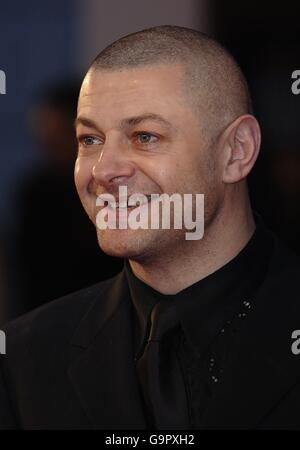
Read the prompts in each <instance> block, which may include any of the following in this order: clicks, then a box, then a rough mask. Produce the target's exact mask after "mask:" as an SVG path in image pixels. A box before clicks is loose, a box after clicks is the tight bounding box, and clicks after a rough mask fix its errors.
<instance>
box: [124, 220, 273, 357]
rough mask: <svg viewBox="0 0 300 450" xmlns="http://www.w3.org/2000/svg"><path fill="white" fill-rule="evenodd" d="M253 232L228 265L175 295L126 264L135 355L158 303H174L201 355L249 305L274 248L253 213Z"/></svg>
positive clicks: (184, 329)
mask: <svg viewBox="0 0 300 450" xmlns="http://www.w3.org/2000/svg"><path fill="white" fill-rule="evenodd" d="M255 221H256V229H255V231H254V233H253V235H252V237H251V238H250V240H249V241H248V243H247V244H246V246H245V247H244V248H243V249H242V250H241V251H240V252H239V254H238V255H237V256H235V257H234V258H233V259H232V260H231V261H229V262H228V263H227V264H225V265H224V266H223V267H221V268H220V269H218V270H216V271H215V272H214V273H212V274H210V275H208V276H207V277H206V278H204V279H202V280H200V281H198V282H196V283H194V284H192V285H191V286H188V287H187V288H185V289H183V290H182V291H180V292H179V293H177V294H174V295H164V294H161V293H160V292H158V291H156V290H155V289H153V288H152V287H151V286H149V285H147V284H146V283H144V282H143V281H141V280H140V279H139V278H137V277H136V276H135V275H134V273H133V272H132V270H131V267H130V265H129V262H128V261H127V260H125V273H126V277H127V280H128V285H129V290H130V295H131V299H132V303H133V306H134V313H135V314H134V316H135V317H136V319H137V320H135V341H136V352H137V354H139V353H140V352H141V350H142V348H143V346H144V343H145V339H146V336H147V335H148V328H149V317H150V313H151V310H152V308H153V306H154V305H155V304H156V303H157V302H158V301H164V300H167V299H169V300H172V301H173V302H175V305H176V308H177V311H178V316H179V319H180V322H181V326H182V329H183V331H184V334H185V337H186V339H187V341H188V342H189V343H190V344H191V345H192V347H193V348H194V350H195V351H196V352H197V353H198V354H200V353H202V351H204V349H205V348H206V347H207V345H209V343H210V342H211V340H212V339H213V338H214V336H215V335H217V334H218V333H219V332H220V330H221V328H222V327H223V326H224V323H225V322H226V320H227V319H228V318H229V317H231V315H232V314H233V312H234V311H237V310H238V308H239V307H240V306H241V305H242V303H243V301H244V302H245V301H247V302H248V301H250V302H251V300H252V297H253V296H254V294H255V292H256V290H257V289H258V288H259V286H260V284H261V283H262V281H263V279H264V277H265V274H266V271H267V267H268V262H269V259H270V255H271V251H272V248H273V235H272V233H271V232H269V231H268V230H267V228H266V227H265V226H264V224H263V221H262V219H261V217H260V216H259V215H258V214H257V213H255Z"/></svg>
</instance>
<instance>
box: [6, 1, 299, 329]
mask: <svg viewBox="0 0 300 450" xmlns="http://www.w3.org/2000/svg"><path fill="white" fill-rule="evenodd" d="M299 23H300V4H297V2H296V1H286V2H284V3H283V4H282V3H281V2H280V3H275V4H274V3H270V2H267V1H264V2H262V1H261V2H257V1H252V2H247V3H245V2H240V1H236V0H227V1H226V2H224V1H221V0H219V1H217V0H176V2H174V1H173V0H163V1H161V0H152V1H149V0H146V1H144V2H140V1H139V0H126V1H121V0H110V1H108V0H105V1H104V0H51V1H46V0H44V1H43V2H39V1H37V0H27V1H26V2H19V1H18V2H17V1H16V0H11V1H10V2H1V5H0V70H3V71H5V73H6V78H7V84H6V95H0V133H1V140H0V150H1V177H0V326H1V324H2V323H4V322H6V321H7V320H10V319H12V318H14V317H16V316H18V315H19V314H22V313H24V312H26V311H29V310H31V309H33V308H35V307H36V306H38V305H40V304H42V303H45V302H47V301H50V300H52V299H54V298H56V297H59V296H61V295H64V294H66V293H68V292H71V291H74V290H76V289H79V288H81V287H84V286H87V285H89V284H92V283H95V282H97V281H100V280H102V279H105V278H108V277H110V276H112V275H114V274H115V273H117V272H118V271H119V270H120V269H121V267H122V264H123V263H122V261H120V260H117V259H113V258H109V257H108V256H106V255H104V254H103V253H102V252H101V250H100V249H99V247H98V245H97V240H96V234H95V231H94V228H93V226H92V224H91V223H90V222H89V220H88V219H87V217H86V215H85V213H84V212H83V210H82V207H81V204H80V202H79V200H78V198H77V195H76V191H75V186H74V182H73V166H74V161H75V155H76V144H75V141H74V130H73V126H72V124H73V120H74V118H75V114H76V102H77V96H78V92H79V88H80V82H81V80H82V78H83V76H84V74H85V72H86V69H87V68H88V65H89V63H90V62H91V60H92V59H93V58H94V57H95V55H96V54H97V53H98V52H99V51H100V50H101V49H102V48H103V47H105V46H106V45H107V44H109V43H110V42H112V41H113V40H115V39H117V38H118V37H120V36H122V35H124V34H127V33H130V32H133V31H137V30H140V29H143V28H146V27H150V26H154V25H161V24H176V25H182V26H188V27H191V28H197V29H199V30H201V31H205V32H208V33H210V34H212V35H214V36H215V37H217V38H218V39H219V40H220V41H221V42H222V43H223V44H225V46H226V47H227V48H228V49H229V50H230V51H231V52H232V53H233V55H234V56H235V57H236V59H237V60H238V62H239V64H240V65H241V67H242V69H243V70H244V72H245V74H246V76H247V79H248V81H249V85H250V89H251V92H252V96H253V103H254V109H255V114H256V116H257V117H258V119H259V121H260V124H261V127H262V132H263V143H262V149H261V154H260V157H259V160H258V162H257V164H256V167H255V169H254V171H253V173H252V174H251V177H250V180H249V184H250V192H251V197H252V202H253V206H254V208H255V209H256V210H257V211H258V212H259V213H260V214H261V215H262V216H263V218H264V220H265V222H266V223H267V225H268V226H269V227H270V228H271V229H273V230H274V231H275V232H277V233H278V234H279V235H280V237H281V238H282V239H283V240H284V241H285V242H286V243H287V244H288V245H289V246H290V247H291V248H292V249H294V250H295V251H296V252H298V253H300V238H299V237H298V230H299V228H300V202H299V201H298V198H299V194H300V176H299V171H300V149H299V148H298V147H299V141H300V131H299V125H298V122H299V119H300V95H299V96H298V95H293V94H292V91H291V84H292V80H291V74H292V72H293V71H294V70H297V69H300V52H299V44H300V42H299V41H300V38H299V36H298V35H297V34H298V29H299Z"/></svg>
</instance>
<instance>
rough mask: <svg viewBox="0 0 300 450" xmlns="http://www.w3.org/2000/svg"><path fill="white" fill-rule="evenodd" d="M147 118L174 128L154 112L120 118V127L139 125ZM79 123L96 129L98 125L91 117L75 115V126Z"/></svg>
mask: <svg viewBox="0 0 300 450" xmlns="http://www.w3.org/2000/svg"><path fill="white" fill-rule="evenodd" d="M147 120H151V121H153V122H157V123H160V124H161V125H164V126H165V127H167V128H174V127H173V125H172V124H171V123H170V122H168V121H167V120H166V119H164V118H163V117H162V116H160V115H159V114H154V113H145V114H142V115H140V116H134V117H129V118H126V119H122V120H121V122H120V127H121V128H126V127H128V126H131V127H133V126H136V125H140V124H141V123H142V122H146V121H147ZM79 124H82V125H85V126H87V127H89V128H95V129H98V125H97V124H96V122H95V121H93V120H91V119H88V118H87V117H83V116H79V117H77V118H76V119H75V122H74V126H75V128H76V126H77V125H79Z"/></svg>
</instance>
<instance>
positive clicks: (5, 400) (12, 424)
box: [0, 355, 18, 430]
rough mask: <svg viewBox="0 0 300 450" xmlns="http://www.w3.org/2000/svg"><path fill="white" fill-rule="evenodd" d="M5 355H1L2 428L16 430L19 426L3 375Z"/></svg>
mask: <svg viewBox="0 0 300 450" xmlns="http://www.w3.org/2000/svg"><path fill="white" fill-rule="evenodd" d="M3 357H4V356H2V355H0V430H16V429H17V428H18V427H17V423H16V420H15V417H14V413H13V409H12V405H11V402H10V399H9V393H8V390H7V388H6V386H5V382H4V377H3V369H2V364H1V363H2V361H1V358H3Z"/></svg>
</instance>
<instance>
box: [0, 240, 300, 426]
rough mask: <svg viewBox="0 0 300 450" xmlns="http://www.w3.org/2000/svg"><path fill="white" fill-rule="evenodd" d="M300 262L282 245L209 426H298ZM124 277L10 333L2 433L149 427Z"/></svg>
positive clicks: (42, 312) (20, 322) (26, 319)
mask: <svg viewBox="0 0 300 450" xmlns="http://www.w3.org/2000/svg"><path fill="white" fill-rule="evenodd" d="M299 278H300V266H299V262H298V258H296V257H295V256H294V255H293V254H292V253H290V252H289V250H287V249H286V248H285V247H284V246H283V245H282V244H281V243H280V242H279V241H278V240H276V244H275V249H274V252H273V255H272V258H271V263H270V266H269V271H268V275H267V276H266V278H265V281H264V283H263V285H262V286H261V289H260V291H259V293H258V295H257V298H256V301H255V305H256V306H255V308H253V310H252V311H251V312H250V314H249V315H248V316H247V319H245V322H244V324H243V328H242V330H241V331H240V335H239V341H238V344H237V347H235V348H234V351H233V352H232V354H231V361H230V363H229V364H228V367H227V368H226V371H224V374H223V377H222V379H221V380H220V382H219V386H218V391H217V395H216V396H215V398H214V400H213V401H212V402H211V404H210V405H209V408H208V410H207V411H206V414H205V417H204V419H203V429H241V428H242V429H248V428H249V429H260V428H262V429H300V355H299V356H296V355H294V354H293V353H292V351H291V345H292V342H293V341H292V338H291V335H292V332H293V331H294V330H297V329H300V294H299V286H300V284H299ZM131 326H132V325H131V301H130V297H129V290H128V286H127V282H126V277H125V274H124V271H122V272H120V274H118V275H117V276H116V277H114V278H112V279H110V280H107V281H104V282H101V283H99V284H97V285H94V286H92V287H89V288H87V289H84V290H81V291H79V292H76V293H74V294H71V295H68V296H65V297H63V298H61V299H59V300H56V301H54V302H52V303H50V304H48V305H46V306H43V307H41V308H39V309H37V310H35V311H33V312H31V313H29V314H26V315H25V316H22V317H21V318H19V319H17V320H16V321H14V322H12V323H10V324H9V325H7V326H6V327H5V328H4V331H5V332H6V336H7V354H6V355H1V356H0V367H1V371H0V374H1V378H0V429H7V428H13V429H14V428H21V429H144V428H145V422H144V417H143V412H142V405H141V400H140V397H139V392H138V385H137V378H136V373H135V367H134V361H133V348H132V339H131V336H132V332H131Z"/></svg>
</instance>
